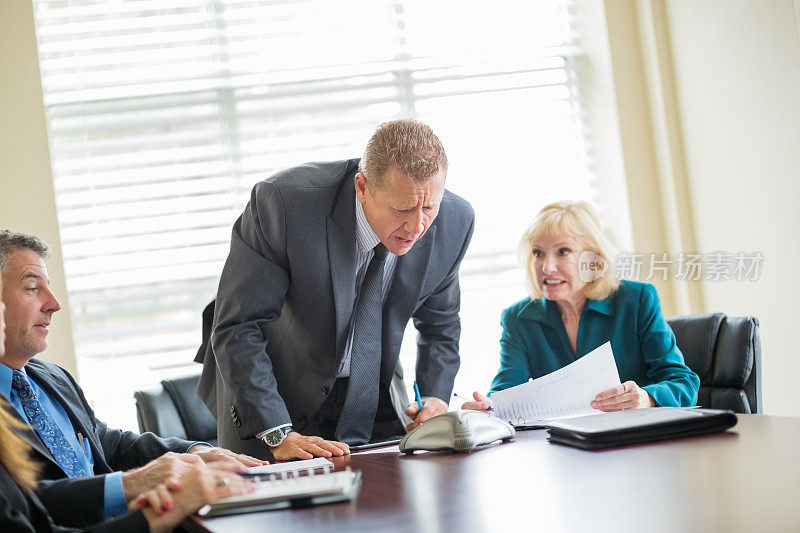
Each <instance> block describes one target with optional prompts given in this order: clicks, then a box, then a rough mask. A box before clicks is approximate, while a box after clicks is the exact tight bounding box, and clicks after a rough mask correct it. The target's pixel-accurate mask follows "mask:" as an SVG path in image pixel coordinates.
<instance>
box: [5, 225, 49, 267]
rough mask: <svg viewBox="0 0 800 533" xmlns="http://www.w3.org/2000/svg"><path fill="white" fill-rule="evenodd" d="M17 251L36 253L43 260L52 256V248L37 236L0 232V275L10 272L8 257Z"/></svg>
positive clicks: (9, 231)
mask: <svg viewBox="0 0 800 533" xmlns="http://www.w3.org/2000/svg"><path fill="white" fill-rule="evenodd" d="M17 250H30V251H32V252H36V253H37V254H38V255H39V257H41V258H42V259H47V258H48V256H49V255H50V247H49V246H47V244H46V243H45V242H44V241H43V240H42V239H40V238H39V237H36V236H35V235H26V234H25V233H17V232H16V231H11V230H7V229H4V230H0V274H2V275H5V274H6V272H8V256H9V255H10V254H11V252H14V251H17Z"/></svg>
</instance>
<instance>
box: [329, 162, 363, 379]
mask: <svg viewBox="0 0 800 533" xmlns="http://www.w3.org/2000/svg"><path fill="white" fill-rule="evenodd" d="M355 201H356V192H355V185H354V183H353V173H352V172H348V173H347V177H345V179H344V182H343V183H342V186H341V187H340V189H339V193H338V197H337V200H336V205H335V207H334V209H333V212H332V213H331V214H330V216H328V220H327V223H328V228H327V229H328V235H327V237H328V261H329V262H330V269H331V284H332V285H333V301H334V306H335V308H336V346H337V358H338V355H339V354H340V353H341V350H342V348H343V347H344V342H345V337H346V335H347V332H348V329H349V325H350V318H351V315H352V314H353V302H354V301H355V294H356V237H355V235H356V233H355V225H356V212H355V208H356V206H355ZM337 364H338V361H337Z"/></svg>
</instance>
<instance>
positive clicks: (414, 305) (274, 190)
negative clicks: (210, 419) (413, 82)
mask: <svg viewBox="0 0 800 533" xmlns="http://www.w3.org/2000/svg"><path fill="white" fill-rule="evenodd" d="M357 168H358V160H357V159H352V160H348V161H337V162H327V163H308V164H305V165H301V166H299V167H295V168H291V169H288V170H285V171H283V172H279V173H278V174H276V175H274V176H272V177H270V178H269V179H267V180H265V181H262V182H260V183H258V184H256V186H255V187H254V188H253V192H252V196H251V198H250V202H249V203H248V205H247V207H245V210H244V213H242V215H241V217H239V219H238V220H237V221H236V223H235V224H234V226H233V234H232V238H231V249H230V253H229V255H228V259H227V261H226V263H225V268H224V269H223V272H222V277H221V279H220V284H219V291H218V292H217V303H216V312H215V317H214V319H215V320H214V330H213V333H212V338H211V343H210V345H211V349H209V350H207V351H206V353H205V357H204V361H203V362H204V368H203V374H202V376H201V379H200V384H199V386H198V393H199V394H200V397H201V398H203V399H204V401H205V402H206V404H207V405H208V406H209V408H210V409H211V412H212V413H215V415H216V417H217V421H218V428H219V437H220V445H221V446H225V447H229V448H230V449H232V450H234V451H240V452H245V453H250V454H254V455H262V456H263V455H264V453H265V447H264V445H263V443H260V442H256V441H253V440H252V438H253V436H254V435H255V434H257V433H259V432H261V431H264V430H265V429H269V428H271V427H274V426H278V425H281V424H285V423H291V424H292V425H293V426H294V428H295V429H297V430H298V431H300V432H302V431H303V428H304V427H305V426H306V423H307V422H308V421H309V420H310V418H311V417H312V416H313V415H314V414H315V413H316V412H317V411H318V410H319V408H320V406H321V404H322V402H323V401H324V400H325V398H326V396H327V394H328V392H329V391H330V390H331V388H332V387H333V383H334V380H335V376H336V370H337V367H338V365H339V362H340V360H341V358H342V356H343V354H344V347H345V343H346V341H347V336H348V333H349V327H350V322H351V317H352V313H353V303H354V300H355V294H356V287H355V281H356V268H357V265H356V262H357V247H356V242H355V227H356V221H355V202H356V198H355V186H354V177H355V174H356V172H357ZM473 226H474V213H473V211H472V208H471V207H470V205H469V203H467V202H466V201H465V200H463V199H461V198H459V197H458V196H456V195H454V194H452V193H451V192H449V191H445V193H444V197H443V198H442V202H441V205H440V208H439V214H438V216H437V218H436V220H435V221H434V222H433V224H432V225H431V226H430V227H429V228H428V231H427V233H426V234H425V236H424V237H423V238H422V239H420V240H419V241H418V242H417V243H416V244H415V245H414V247H413V248H412V249H411V250H410V251H409V252H408V253H406V254H405V255H403V256H400V257H398V259H397V264H396V267H395V273H394V278H393V281H392V285H391V288H390V289H389V293H388V295H387V298H386V302H385V304H384V308H383V317H382V319H383V330H382V331H383V335H382V337H383V338H382V352H383V358H382V361H381V373H380V385H381V387H389V384H390V382H391V381H392V378H393V376H394V372H395V368H396V367H397V360H398V356H399V352H400V343H401V341H402V338H403V332H404V331H405V328H406V325H407V324H408V321H409V319H410V318H413V319H414V325H415V326H416V328H417V330H418V331H419V335H418V340H417V375H416V379H417V382H418V383H419V387H420V390H421V392H422V394H423V395H424V396H435V397H438V398H441V399H443V400H444V401H448V400H449V398H450V394H451V392H452V386H453V379H454V377H455V374H456V372H457V371H458V366H459V354H458V340H459V336H460V333H461V323H460V321H459V317H458V311H459V307H460V291H459V286H458V269H459V266H460V264H461V260H462V259H463V257H464V254H465V252H466V250H467V245H468V244H469V241H470V238H471V236H472V230H473ZM247 439H250V440H249V441H248V440H247Z"/></svg>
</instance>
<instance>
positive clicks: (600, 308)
mask: <svg viewBox="0 0 800 533" xmlns="http://www.w3.org/2000/svg"><path fill="white" fill-rule="evenodd" d="M611 300H612V298H611V297H610V296H609V297H608V298H603V299H602V300H591V299H587V300H586V304H585V305H584V310H588V311H596V312H598V313H601V314H603V315H607V316H614V305H613V302H612V301H611ZM517 316H519V317H520V318H525V319H528V320H535V321H537V322H544V323H545V324H551V325H558V324H560V323H561V316H560V315H559V314H558V306H557V305H556V303H555V302H551V301H549V300H547V299H545V298H537V299H535V300H530V301H529V302H528V303H526V304H525V305H524V306H523V307H522V309H520V310H519V312H517Z"/></svg>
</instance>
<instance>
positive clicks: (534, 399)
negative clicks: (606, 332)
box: [492, 342, 620, 426]
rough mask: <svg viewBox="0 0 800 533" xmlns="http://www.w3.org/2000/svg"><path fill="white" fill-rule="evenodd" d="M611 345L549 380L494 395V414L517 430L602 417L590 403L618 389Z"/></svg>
mask: <svg viewBox="0 0 800 533" xmlns="http://www.w3.org/2000/svg"><path fill="white" fill-rule="evenodd" d="M619 384H620V381H619V373H618V372H617V363H616V361H614V354H613V353H612V351H611V343H610V342H607V343H605V344H603V345H602V346H600V347H599V348H596V349H594V350H592V351H591V352H589V353H588V354H586V355H584V356H583V357H581V358H579V359H578V360H577V361H575V362H573V363H570V364H569V365H567V366H565V367H564V368H559V369H558V370H556V371H555V372H551V373H549V374H547V375H546V376H542V377H540V378H537V379H534V380H531V381H528V382H527V383H523V384H522V385H517V386H516V387H511V388H508V389H505V390H502V391H497V392H495V393H492V403H493V404H494V412H495V414H496V415H497V416H498V417H499V418H500V419H501V420H505V421H507V422H509V423H510V424H512V425H515V426H532V425H539V424H542V423H544V422H547V421H549V420H555V419H557V418H571V417H575V416H586V415H594V414H599V412H598V411H597V410H596V409H592V408H591V407H590V406H589V403H590V402H591V401H592V400H594V397H595V396H597V394H598V393H600V392H602V391H604V390H606V389H610V388H611V387H614V386H615V385H619Z"/></svg>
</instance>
